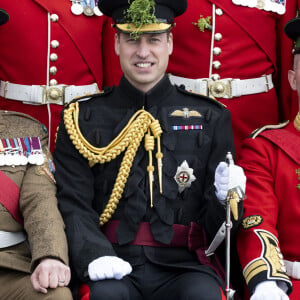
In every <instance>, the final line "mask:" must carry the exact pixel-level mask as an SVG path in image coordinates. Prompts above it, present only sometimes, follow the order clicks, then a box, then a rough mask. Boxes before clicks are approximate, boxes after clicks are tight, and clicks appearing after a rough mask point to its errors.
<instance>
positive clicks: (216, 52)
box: [213, 47, 222, 56]
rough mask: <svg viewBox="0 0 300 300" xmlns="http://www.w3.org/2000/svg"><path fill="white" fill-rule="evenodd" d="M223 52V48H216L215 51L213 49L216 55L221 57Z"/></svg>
mask: <svg viewBox="0 0 300 300" xmlns="http://www.w3.org/2000/svg"><path fill="white" fill-rule="evenodd" d="M221 52H222V50H221V48H219V47H215V48H214V49H213V53H214V55H217V56H218V55H220V54H221Z"/></svg>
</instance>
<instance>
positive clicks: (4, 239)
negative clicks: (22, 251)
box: [0, 230, 26, 248]
mask: <svg viewBox="0 0 300 300" xmlns="http://www.w3.org/2000/svg"><path fill="white" fill-rule="evenodd" d="M25 240H26V235H25V234H24V232H22V231H18V232H8V231H2V230H0V248H6V247H10V246H14V245H17V244H20V243H22V242H24V241H25Z"/></svg>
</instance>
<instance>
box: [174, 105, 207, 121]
mask: <svg viewBox="0 0 300 300" xmlns="http://www.w3.org/2000/svg"><path fill="white" fill-rule="evenodd" d="M171 116H172V117H183V118H185V119H188V118H191V117H196V118H201V117H202V115H201V114H200V113H199V112H198V111H196V110H189V109H188V108H187V107H184V108H183V109H182V110H179V109H176V110H174V111H173V112H172V113H171Z"/></svg>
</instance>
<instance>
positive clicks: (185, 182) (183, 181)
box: [174, 160, 196, 193]
mask: <svg viewBox="0 0 300 300" xmlns="http://www.w3.org/2000/svg"><path fill="white" fill-rule="evenodd" d="M193 172H194V170H193V169H192V168H190V167H189V165H188V163H187V161H186V160H185V161H184V162H183V163H182V164H181V165H180V166H179V167H177V171H176V175H175V176H174V179H175V181H176V182H177V184H178V191H179V193H181V192H183V191H184V189H185V188H188V187H190V186H191V184H192V182H193V181H195V180H196V177H195V176H194V175H193Z"/></svg>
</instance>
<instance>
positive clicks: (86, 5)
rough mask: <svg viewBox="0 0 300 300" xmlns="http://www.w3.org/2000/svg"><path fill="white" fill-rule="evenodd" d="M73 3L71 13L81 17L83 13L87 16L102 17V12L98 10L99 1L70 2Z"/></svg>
mask: <svg viewBox="0 0 300 300" xmlns="http://www.w3.org/2000/svg"><path fill="white" fill-rule="evenodd" d="M70 1H71V2H72V6H71V12H72V13H73V14H74V15H76V16H79V15H81V14H82V13H83V14H84V15H85V16H87V17H91V16H94V15H95V16H102V12H101V11H100V10H99V8H98V2H99V0H70Z"/></svg>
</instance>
